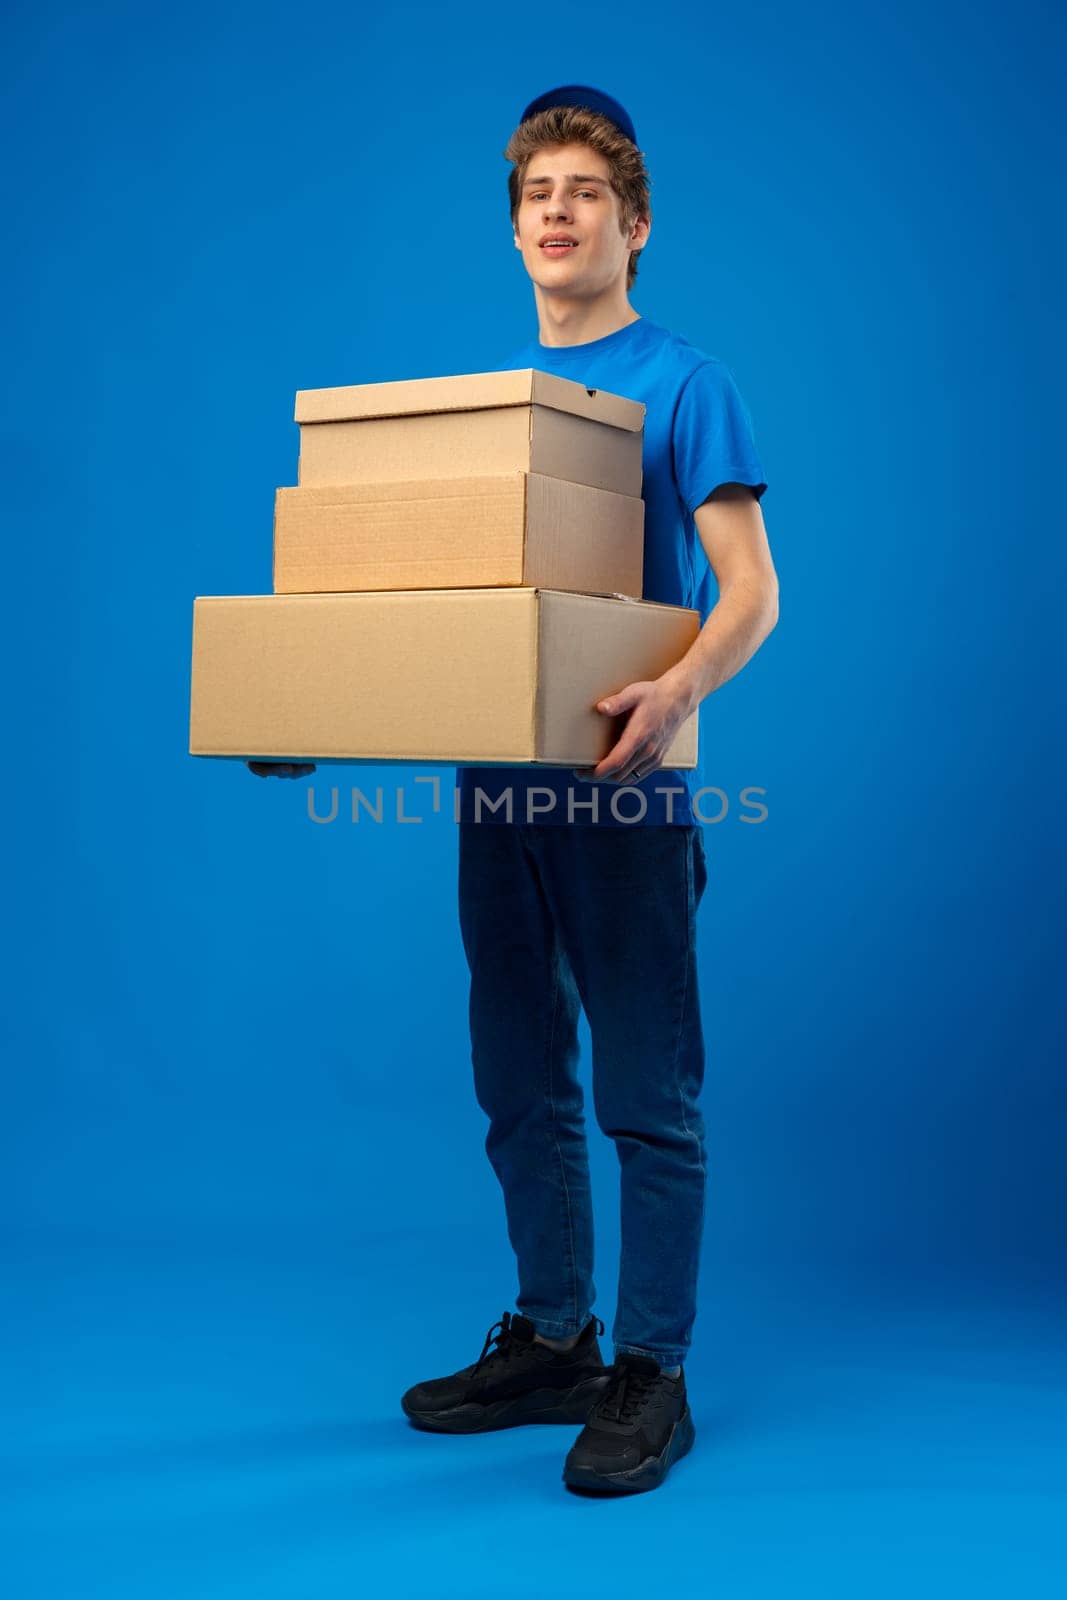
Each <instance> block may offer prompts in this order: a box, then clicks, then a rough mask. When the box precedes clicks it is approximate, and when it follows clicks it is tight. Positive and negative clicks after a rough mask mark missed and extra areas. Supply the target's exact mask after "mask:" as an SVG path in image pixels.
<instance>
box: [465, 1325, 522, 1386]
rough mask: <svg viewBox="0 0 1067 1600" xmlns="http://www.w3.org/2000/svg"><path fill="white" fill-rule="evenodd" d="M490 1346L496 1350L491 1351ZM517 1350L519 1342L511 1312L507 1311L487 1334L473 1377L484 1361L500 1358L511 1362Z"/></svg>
mask: <svg viewBox="0 0 1067 1600" xmlns="http://www.w3.org/2000/svg"><path fill="white" fill-rule="evenodd" d="M498 1329H499V1332H498V1331H497V1330H498ZM490 1345H495V1346H496V1348H495V1349H494V1350H492V1351H490V1349H489V1347H490ZM517 1348H518V1341H517V1339H516V1338H515V1335H514V1334H513V1333H512V1331H511V1312H510V1311H505V1312H504V1315H503V1316H502V1317H501V1319H500V1321H499V1322H494V1323H493V1326H492V1327H491V1328H490V1329H489V1332H488V1333H487V1334H486V1336H485V1343H484V1344H483V1345H482V1353H481V1355H480V1356H479V1357H478V1359H477V1361H476V1362H475V1363H474V1366H473V1367H472V1368H471V1376H472V1377H473V1376H474V1374H475V1373H476V1372H477V1371H478V1368H479V1367H480V1366H481V1365H482V1363H483V1362H484V1361H496V1360H497V1359H498V1358H499V1359H500V1360H501V1361H510V1360H511V1358H512V1356H513V1355H514V1354H515V1351H516V1349H517Z"/></svg>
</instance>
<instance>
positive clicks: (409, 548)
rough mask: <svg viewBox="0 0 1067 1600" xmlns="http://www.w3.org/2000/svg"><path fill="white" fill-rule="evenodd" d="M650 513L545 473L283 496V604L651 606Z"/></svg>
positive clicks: (312, 489)
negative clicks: (520, 589) (646, 579)
mask: <svg viewBox="0 0 1067 1600" xmlns="http://www.w3.org/2000/svg"><path fill="white" fill-rule="evenodd" d="M644 512H645V503H644V501H643V500H641V499H639V498H638V497H637V496H636V495H624V494H613V493H612V492H611V491H610V490H608V489H591V488H590V487H589V485H588V484H584V483H569V482H568V481H567V480H566V479H565V478H547V477H545V476H544V475H543V474H542V473H540V472H507V473H497V474H494V475H492V476H485V475H483V476H480V477H476V478H429V479H424V478H418V479H415V480H414V481H411V482H396V483H366V484H334V485H325V484H319V485H314V486H311V485H309V486H306V487H300V488H296V489H290V488H285V489H279V490H278V491H277V494H276V496H275V504H274V583H273V587H274V592H275V594H315V593H331V592H336V591H338V590H345V589H363V590H367V589H470V588H477V587H480V586H482V585H484V586H486V587H510V586H512V585H526V586H528V587H529V586H532V587H534V588H541V589H570V590H574V591H575V592H577V593H580V594H608V595H610V594H623V595H630V596H632V597H633V598H635V599H639V598H640V596H641V587H642V568H643V558H644Z"/></svg>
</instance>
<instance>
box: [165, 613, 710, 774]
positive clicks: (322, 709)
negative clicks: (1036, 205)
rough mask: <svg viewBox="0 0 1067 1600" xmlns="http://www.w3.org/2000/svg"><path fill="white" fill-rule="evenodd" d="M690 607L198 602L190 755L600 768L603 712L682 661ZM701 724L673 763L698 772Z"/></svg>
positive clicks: (608, 735) (675, 749)
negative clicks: (608, 699) (628, 690)
mask: <svg viewBox="0 0 1067 1600" xmlns="http://www.w3.org/2000/svg"><path fill="white" fill-rule="evenodd" d="M699 626H700V616H699V613H698V612H697V611H693V610H690V609H688V608H687V607H683V606H668V605H660V604H657V603H654V602H652V601H647V600H622V599H607V598H603V597H600V596H594V595H580V594H568V593H564V592H561V591H557V590H549V589H535V588H512V589H446V590H426V589H407V590H392V591H385V592H382V593H378V594H373V593H351V594H313V595H291V594H290V595H235V596H219V595H207V596H201V597H199V598H198V599H196V600H195V601H194V602H193V663H192V703H191V716H190V736H189V750H190V754H192V755H201V756H230V757H241V758H249V757H252V758H255V757H260V758H262V759H264V760H288V759H301V760H313V761H328V760H333V761H409V762H433V761H441V762H449V763H453V764H457V765H464V764H475V765H481V764H483V763H484V764H486V765H490V764H497V763H499V764H505V765H509V766H512V765H519V766H527V765H529V766H537V765H548V766H571V765H574V766H587V765H595V763H596V762H598V761H599V760H600V759H601V758H602V757H603V756H604V755H606V754H607V752H608V750H610V749H611V747H612V745H613V744H614V742H615V739H616V737H617V734H618V732H619V731H620V729H621V727H622V725H623V720H624V719H619V718H616V719H611V718H608V717H605V716H604V715H603V714H602V713H601V712H598V711H596V710H595V709H594V708H595V704H596V702H597V700H599V699H602V698H603V697H604V696H605V695H607V694H612V693H614V692H615V691H616V690H618V689H621V688H622V687H623V686H624V685H625V684H627V683H631V682H633V681H635V680H637V679H644V678H655V677H658V676H659V675H660V674H661V673H663V672H665V671H666V670H667V669H668V668H669V667H671V666H673V665H674V663H675V662H677V661H679V660H680V659H681V657H682V656H684V655H685V653H686V651H687V650H688V649H689V647H690V645H691V644H692V643H693V640H694V639H695V638H696V636H697V633H698V632H699ZM697 732H698V714H697V712H695V711H694V712H693V714H692V715H691V716H690V717H689V718H688V719H687V721H686V722H685V723H684V724H683V726H682V727H681V728H680V729H679V730H678V732H677V734H676V735H675V738H674V741H673V743H672V744H671V746H670V749H669V751H668V755H667V758H666V759H665V760H664V763H663V764H664V766H667V767H677V768H683V767H695V766H696V762H697Z"/></svg>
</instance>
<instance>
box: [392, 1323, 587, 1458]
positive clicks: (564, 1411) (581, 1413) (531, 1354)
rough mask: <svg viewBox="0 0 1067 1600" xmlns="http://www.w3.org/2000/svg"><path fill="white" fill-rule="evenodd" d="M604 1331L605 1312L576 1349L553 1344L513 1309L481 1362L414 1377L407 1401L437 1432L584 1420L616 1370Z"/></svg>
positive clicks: (419, 1420) (414, 1415)
mask: <svg viewBox="0 0 1067 1600" xmlns="http://www.w3.org/2000/svg"><path fill="white" fill-rule="evenodd" d="M498 1329H499V1330H500V1331H499V1332H497V1330H498ZM603 1332H604V1324H603V1323H602V1322H601V1320H600V1318H599V1317H591V1318H590V1319H589V1321H588V1322H587V1323H586V1325H585V1327H584V1329H583V1330H582V1333H581V1336H580V1337H579V1339H578V1342H577V1344H576V1345H575V1346H574V1348H573V1350H552V1349H551V1348H550V1347H549V1346H548V1345H547V1344H542V1343H541V1342H540V1341H539V1340H535V1339H534V1325H533V1323H532V1322H531V1321H530V1320H529V1318H527V1317H524V1316H520V1315H518V1314H516V1315H515V1316H512V1314H511V1313H510V1312H509V1311H505V1312H504V1315H503V1317H502V1318H501V1320H500V1321H499V1322H495V1323H494V1324H493V1326H492V1327H491V1328H490V1329H489V1332H488V1333H487V1334H486V1336H485V1344H484V1345H483V1346H482V1353H481V1355H480V1356H479V1357H478V1359H477V1361H476V1362H475V1363H474V1365H473V1366H470V1367H464V1368H463V1369H462V1371H460V1372H455V1373H453V1374H452V1375H451V1377H448V1378H430V1379H429V1380H428V1381H427V1382H426V1383H416V1384H414V1385H413V1386H412V1388H410V1389H409V1390H408V1391H407V1393H406V1394H405V1395H404V1396H403V1397H402V1398H401V1401H400V1404H401V1406H402V1407H403V1409H404V1411H405V1413H406V1414H407V1416H408V1417H410V1418H411V1421H412V1422H414V1423H415V1424H416V1425H417V1426H418V1427H420V1428H429V1429H430V1430H431V1431H432V1432H435V1433H485V1432H488V1430H489V1429H490V1428H514V1427H516V1426H518V1424H519V1423H522V1422H572V1423H573V1422H584V1421H585V1419H586V1417H587V1416H588V1415H589V1411H590V1408H591V1407H592V1406H593V1404H594V1403H595V1401H596V1400H597V1399H598V1398H599V1396H600V1394H601V1393H602V1392H603V1390H604V1389H605V1388H606V1386H607V1384H608V1382H609V1380H610V1377H611V1368H610V1367H606V1366H605V1365H604V1363H603V1361H602V1360H601V1356H600V1346H599V1344H598V1343H597V1334H598V1333H603ZM494 1336H495V1337H494ZM490 1345H492V1346H493V1348H492V1349H490Z"/></svg>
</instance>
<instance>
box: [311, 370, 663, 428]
mask: <svg viewBox="0 0 1067 1600" xmlns="http://www.w3.org/2000/svg"><path fill="white" fill-rule="evenodd" d="M523 405H542V406H551V407H552V408H553V409H554V410H556V411H569V412H571V413H572V414H573V415H575V416H579V417H587V418H589V419H590V420H591V421H593V422H605V423H608V424H609V425H610V426H611V427H614V428H624V429H626V431H627V432H629V433H640V432H641V431H642V430H643V428H644V425H645V407H644V405H643V403H642V402H641V401H640V400H629V399H627V398H626V397H625V396H624V395H618V394H611V393H610V392H609V391H608V390H606V389H586V388H585V387H583V385H582V384H580V383H575V382H574V380H573V379H571V378H561V377H559V376H558V375H557V374H556V373H551V372H541V371H539V370H538V368H536V367H523V368H520V369H519V370H517V371H515V372H467V373H459V374H457V375H456V376H454V377H446V378H410V379H401V380H399V381H391V382H388V383H359V384H350V385H347V386H344V387H341V388H334V389H298V390H297V394H296V407H295V411H294V420H295V421H296V422H299V423H301V424H310V423H315V422H358V421H363V420H366V419H368V418H371V417H400V416H426V415H428V414H433V413H434V412H440V411H483V410H491V409H495V408H496V407H499V406H523Z"/></svg>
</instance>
